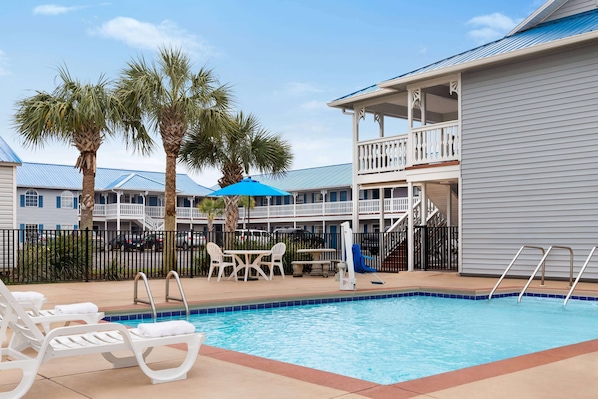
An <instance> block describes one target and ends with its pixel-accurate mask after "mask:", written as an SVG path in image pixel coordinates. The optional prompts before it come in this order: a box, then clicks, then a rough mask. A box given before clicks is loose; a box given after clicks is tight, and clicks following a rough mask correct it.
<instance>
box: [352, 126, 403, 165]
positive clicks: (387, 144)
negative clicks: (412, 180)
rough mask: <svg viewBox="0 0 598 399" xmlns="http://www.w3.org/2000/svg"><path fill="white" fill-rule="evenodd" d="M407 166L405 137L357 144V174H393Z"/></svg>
mask: <svg viewBox="0 0 598 399" xmlns="http://www.w3.org/2000/svg"><path fill="white" fill-rule="evenodd" d="M405 166H407V135H401V136H392V137H382V138H379V139H375V140H367V141H361V142H359V143H357V173H358V174H367V173H378V172H393V171H396V170H401V169H404V168H405Z"/></svg>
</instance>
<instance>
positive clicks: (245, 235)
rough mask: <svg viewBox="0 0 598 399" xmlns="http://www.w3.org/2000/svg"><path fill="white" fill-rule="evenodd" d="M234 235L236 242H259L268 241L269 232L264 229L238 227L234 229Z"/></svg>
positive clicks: (264, 242)
mask: <svg viewBox="0 0 598 399" xmlns="http://www.w3.org/2000/svg"><path fill="white" fill-rule="evenodd" d="M235 237H236V239H237V242H239V243H242V242H256V243H260V244H269V243H270V239H271V236H270V233H268V232H267V231H266V230H255V229H239V230H235Z"/></svg>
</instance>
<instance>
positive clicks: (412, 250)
mask: <svg viewBox="0 0 598 399" xmlns="http://www.w3.org/2000/svg"><path fill="white" fill-rule="evenodd" d="M407 201H408V203H409V206H408V209H407V212H408V213H409V216H408V218H407V242H408V243H409V245H408V246H407V270H408V271H410V272H412V271H413V254H414V253H415V243H414V242H413V183H411V182H407Z"/></svg>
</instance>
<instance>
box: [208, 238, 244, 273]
mask: <svg viewBox="0 0 598 399" xmlns="http://www.w3.org/2000/svg"><path fill="white" fill-rule="evenodd" d="M206 249H207V251H208V254H209V255H210V271H208V281H210V278H211V277H212V272H213V271H214V269H215V268H218V280H216V281H220V279H221V278H222V275H223V273H224V269H226V268H227V267H232V268H233V272H234V270H235V266H236V264H235V260H234V258H233V257H232V256H231V255H225V254H224V253H223V252H222V249H220V247H219V246H218V245H217V244H214V243H213V242H209V243H207V244H206ZM225 256H230V257H231V258H232V262H226V261H225V260H224V257H225ZM236 280H237V274H236V273H235V281H236Z"/></svg>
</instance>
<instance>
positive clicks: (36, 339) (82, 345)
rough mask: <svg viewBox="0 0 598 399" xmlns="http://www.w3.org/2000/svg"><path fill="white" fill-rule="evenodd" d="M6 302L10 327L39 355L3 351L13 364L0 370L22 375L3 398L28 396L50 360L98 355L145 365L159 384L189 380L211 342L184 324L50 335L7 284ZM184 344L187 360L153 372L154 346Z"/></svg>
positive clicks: (2, 296)
mask: <svg viewBox="0 0 598 399" xmlns="http://www.w3.org/2000/svg"><path fill="white" fill-rule="evenodd" d="M0 302H2V304H3V305H4V307H5V310H6V311H5V314H4V319H5V320H6V321H7V323H8V328H10V329H11V331H13V333H18V334H19V336H20V338H21V339H22V341H21V344H22V346H21V348H23V349H25V348H31V349H33V355H31V351H27V352H24V351H23V349H19V348H16V347H13V346H10V345H9V346H8V347H7V348H2V349H0V355H1V356H2V359H4V358H5V357H6V358H8V360H10V361H1V362H0V371H2V370H15V369H16V370H21V371H22V378H21V381H20V382H19V384H18V385H17V387H16V388H14V389H13V390H11V391H8V392H6V391H5V392H0V399H9V398H10V399H18V398H22V397H23V396H24V395H25V394H26V393H27V392H28V391H29V389H30V388H31V386H32V385H33V383H34V382H35V379H36V376H37V373H38V370H39V368H40V366H41V365H42V364H43V363H44V362H45V361H47V360H50V359H54V358H62V357H75V356H80V355H89V354H93V353H101V354H102V356H104V358H105V359H106V360H108V361H109V362H111V363H112V364H113V366H114V368H121V367H132V366H139V368H140V369H141V371H143V373H145V375H147V376H148V377H149V378H150V379H151V382H152V383H153V384H158V383H163V382H169V381H175V380H181V379H185V378H187V372H188V371H189V369H190V368H191V367H192V366H193V364H194V363H195V360H196V359H197V355H198V353H199V348H200V347H201V344H202V343H203V342H204V341H205V335H204V334H202V333H196V332H195V327H193V325H192V324H191V323H189V322H186V321H183V320H176V321H168V322H161V323H148V324H140V325H139V327H138V328H136V329H131V330H129V329H127V328H126V327H125V326H124V325H122V324H117V323H98V324H81V325H72V326H67V327H58V328H54V329H52V330H50V332H49V333H47V334H46V335H44V332H43V331H42V330H41V329H40V328H39V325H38V324H36V323H35V321H34V319H33V318H32V317H31V316H30V315H29V314H28V313H27V311H26V310H25V308H23V306H21V304H19V302H18V301H17V300H16V299H15V298H14V296H13V295H12V294H11V293H10V291H9V290H8V289H7V288H6V286H5V285H4V284H0ZM173 323H177V324H176V325H175V324H173ZM11 342H12V340H11ZM181 343H184V344H186V345H187V356H186V357H185V359H184V360H183V362H182V363H181V364H180V365H179V366H177V367H172V368H166V369H162V370H153V369H151V368H150V367H149V366H148V364H147V363H146V360H145V359H146V357H147V356H148V355H149V354H150V352H151V350H152V349H153V348H154V347H157V346H164V345H175V344H181ZM117 351H130V352H132V355H130V356H125V357H117V356H115V355H114V354H113V352H117ZM75 361H76V360H75Z"/></svg>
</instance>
